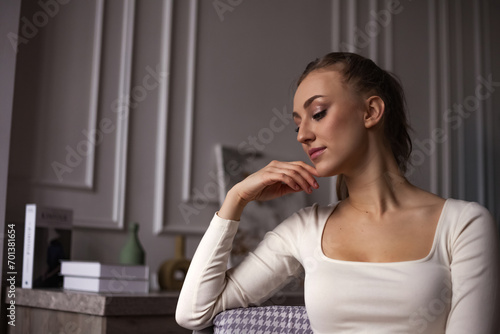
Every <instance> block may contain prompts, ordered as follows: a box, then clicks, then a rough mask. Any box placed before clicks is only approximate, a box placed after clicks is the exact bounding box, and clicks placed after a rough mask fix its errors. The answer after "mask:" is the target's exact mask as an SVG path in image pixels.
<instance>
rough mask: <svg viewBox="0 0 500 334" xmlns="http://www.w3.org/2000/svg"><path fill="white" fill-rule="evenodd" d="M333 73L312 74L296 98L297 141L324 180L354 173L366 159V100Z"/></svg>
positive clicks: (337, 74) (325, 71)
mask: <svg viewBox="0 0 500 334" xmlns="http://www.w3.org/2000/svg"><path fill="white" fill-rule="evenodd" d="M342 79H343V78H342V75H341V74H340V73H339V72H337V71H334V70H316V71H313V72H311V73H310V74H309V75H308V76H307V77H306V78H305V79H304V80H303V81H302V82H301V83H300V85H299V87H298V88H297V91H296V93H295V97H294V101H293V104H294V109H293V110H294V112H293V119H294V122H295V124H296V125H297V127H298V130H297V140H298V141H299V142H300V143H301V144H302V147H303V149H304V151H305V152H306V154H307V155H308V156H309V158H310V159H311V161H312V163H313V164H314V165H315V167H316V170H317V171H318V173H319V175H321V176H333V175H338V174H340V173H343V174H347V173H346V171H355V169H356V168H358V167H360V165H361V164H362V163H363V158H366V155H367V149H368V145H367V140H368V133H367V129H366V128H365V125H364V124H365V123H364V116H365V110H366V104H365V100H364V99H363V98H362V96H361V94H359V93H357V92H356V91H354V89H353V88H352V87H351V86H350V85H347V84H344V83H343V80H342Z"/></svg>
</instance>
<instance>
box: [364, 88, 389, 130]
mask: <svg viewBox="0 0 500 334" xmlns="http://www.w3.org/2000/svg"><path fill="white" fill-rule="evenodd" d="M384 111H385V103H384V100H382V98H380V96H371V97H369V98H368V99H366V111H365V116H364V121H365V127H366V128H367V129H368V128H371V127H374V126H375V125H377V124H379V123H380V121H381V119H382V116H384Z"/></svg>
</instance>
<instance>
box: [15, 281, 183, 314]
mask: <svg viewBox="0 0 500 334" xmlns="http://www.w3.org/2000/svg"><path fill="white" fill-rule="evenodd" d="M178 296H179V292H150V293H145V294H140V293H135V294H122V293H120V294H116V293H115V294H111V293H105V294H101V293H93V292H81V291H73V290H63V289H22V288H16V293H15V303H16V306H28V307H36V308H44V309H49V310H59V311H67V312H76V313H84V314H92V315H98V316H132V315H173V314H175V307H176V305H177V298H178ZM6 301H7V302H10V299H7V300H6Z"/></svg>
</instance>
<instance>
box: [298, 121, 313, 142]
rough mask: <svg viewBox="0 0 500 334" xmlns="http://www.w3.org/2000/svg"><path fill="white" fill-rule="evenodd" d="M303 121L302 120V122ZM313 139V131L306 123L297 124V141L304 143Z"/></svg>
mask: <svg viewBox="0 0 500 334" xmlns="http://www.w3.org/2000/svg"><path fill="white" fill-rule="evenodd" d="M302 123H304V122H302ZM313 139H314V133H313V132H312V131H311V129H309V127H308V126H307V124H301V125H300V126H299V131H298V132H297V141H298V142H299V143H302V144H305V143H307V142H310V141H312V140H313Z"/></svg>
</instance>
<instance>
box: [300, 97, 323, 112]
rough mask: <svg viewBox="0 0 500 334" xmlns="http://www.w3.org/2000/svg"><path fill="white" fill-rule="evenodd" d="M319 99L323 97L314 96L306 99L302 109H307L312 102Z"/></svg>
mask: <svg viewBox="0 0 500 334" xmlns="http://www.w3.org/2000/svg"><path fill="white" fill-rule="evenodd" d="M320 97H324V95H314V96H311V97H310V98H308V99H307V100H306V102H304V109H306V108H307V107H309V106H310V105H311V103H313V101H314V100H316V99H317V98H320Z"/></svg>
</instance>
